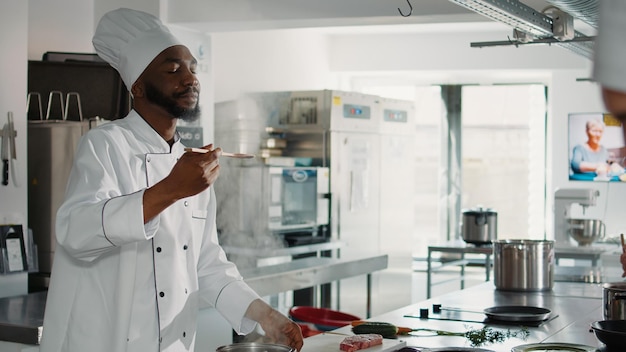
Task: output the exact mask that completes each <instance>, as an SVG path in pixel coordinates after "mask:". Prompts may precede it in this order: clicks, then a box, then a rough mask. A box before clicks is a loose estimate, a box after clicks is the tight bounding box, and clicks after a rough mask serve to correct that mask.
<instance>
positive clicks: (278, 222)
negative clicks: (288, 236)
mask: <svg viewBox="0 0 626 352" xmlns="http://www.w3.org/2000/svg"><path fill="white" fill-rule="evenodd" d="M317 169H318V168H307V167H290V168H284V167H271V168H270V185H271V187H270V190H271V192H270V195H269V198H270V199H269V215H270V221H269V224H270V229H271V230H277V231H290V230H297V229H306V228H314V227H316V226H318V224H317V220H318V204H317V203H318V174H317V173H318V170H317Z"/></svg>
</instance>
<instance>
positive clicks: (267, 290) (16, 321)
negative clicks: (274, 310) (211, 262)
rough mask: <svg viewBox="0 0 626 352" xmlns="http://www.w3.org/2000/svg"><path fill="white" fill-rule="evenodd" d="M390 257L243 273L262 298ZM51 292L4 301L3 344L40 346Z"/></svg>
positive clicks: (0, 304) (371, 267)
mask: <svg viewBox="0 0 626 352" xmlns="http://www.w3.org/2000/svg"><path fill="white" fill-rule="evenodd" d="M387 260H388V259H387V255H380V256H374V257H364V258H358V259H350V260H347V259H343V260H342V259H332V258H316V257H311V258H303V259H298V260H293V261H291V262H288V263H282V264H277V265H270V266H265V267H260V268H254V269H246V270H241V275H242V276H243V278H244V281H246V282H247V283H248V284H249V285H250V286H251V287H252V288H253V289H254V290H255V291H256V292H257V293H258V294H259V295H261V296H266V295H272V294H276V293H280V292H286V291H291V290H295V289H300V288H305V287H310V286H314V285H319V284H323V283H328V282H332V281H335V280H339V279H342V278H347V277H351V276H357V275H362V274H369V273H371V272H374V271H377V270H382V269H385V268H387ZM46 296H47V292H36V293H30V294H28V295H22V296H15V297H5V298H0V340H2V341H10V342H17V343H22V344H29V345H38V344H39V341H40V339H41V333H42V330H43V315H44V308H45V305H46Z"/></svg>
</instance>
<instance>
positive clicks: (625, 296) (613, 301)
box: [602, 282, 626, 320]
mask: <svg viewBox="0 0 626 352" xmlns="http://www.w3.org/2000/svg"><path fill="white" fill-rule="evenodd" d="M602 306H603V308H604V309H603V317H604V319H606V320H626V282H607V283H605V284H603V285H602Z"/></svg>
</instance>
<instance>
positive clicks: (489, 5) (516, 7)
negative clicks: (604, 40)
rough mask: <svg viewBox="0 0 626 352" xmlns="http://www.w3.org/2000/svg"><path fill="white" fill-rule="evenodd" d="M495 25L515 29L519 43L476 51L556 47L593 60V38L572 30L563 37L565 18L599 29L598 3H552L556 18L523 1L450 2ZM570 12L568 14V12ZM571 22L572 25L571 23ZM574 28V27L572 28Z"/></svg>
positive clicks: (573, 0) (561, 0) (566, 0)
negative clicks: (524, 46) (543, 45)
mask: <svg viewBox="0 0 626 352" xmlns="http://www.w3.org/2000/svg"><path fill="white" fill-rule="evenodd" d="M450 1H451V2H453V3H455V4H457V5H460V6H463V7H465V8H467V9H469V10H472V11H474V12H476V13H478V14H481V15H483V16H485V17H487V18H490V19H492V20H494V21H497V22H500V23H503V24H506V25H508V26H510V27H512V28H513V30H514V33H515V34H516V36H515V38H516V39H515V40H512V39H509V40H506V41H502V42H487V43H472V47H483V46H496V45H516V46H517V45H523V44H546V43H547V44H554V45H558V46H561V47H563V48H566V49H568V50H570V51H572V52H574V53H576V54H578V55H581V56H584V57H587V58H591V57H592V55H593V41H592V40H593V38H592V37H589V36H587V35H585V34H583V33H581V32H578V31H574V30H573V28H569V29H568V28H566V29H568V30H571V32H572V33H571V34H572V35H571V36H569V37H567V38H566V37H564V36H563V35H562V33H563V31H564V29H563V25H564V23H565V25H567V23H568V21H563V20H562V17H568V16H571V17H570V19H571V18H572V17H575V18H579V19H581V20H583V21H584V22H586V23H588V24H589V25H591V26H593V27H596V26H597V12H598V9H597V1H594V0H586V1H584V0H548V1H549V2H550V3H551V4H553V5H554V7H558V9H553V16H552V17H551V16H548V15H546V13H544V12H541V11H537V10H535V9H533V8H532V7H530V6H528V5H526V4H523V3H522V2H520V1H519V0H450ZM566 9H568V10H566ZM570 22H571V21H570ZM572 26H573V25H572Z"/></svg>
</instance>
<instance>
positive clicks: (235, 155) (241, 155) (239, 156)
mask: <svg viewBox="0 0 626 352" xmlns="http://www.w3.org/2000/svg"><path fill="white" fill-rule="evenodd" d="M185 151H186V152H194V153H208V152H209V150H207V149H202V148H185ZM222 156H225V157H229V158H236V159H252V158H254V154H245V153H229V152H222Z"/></svg>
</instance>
